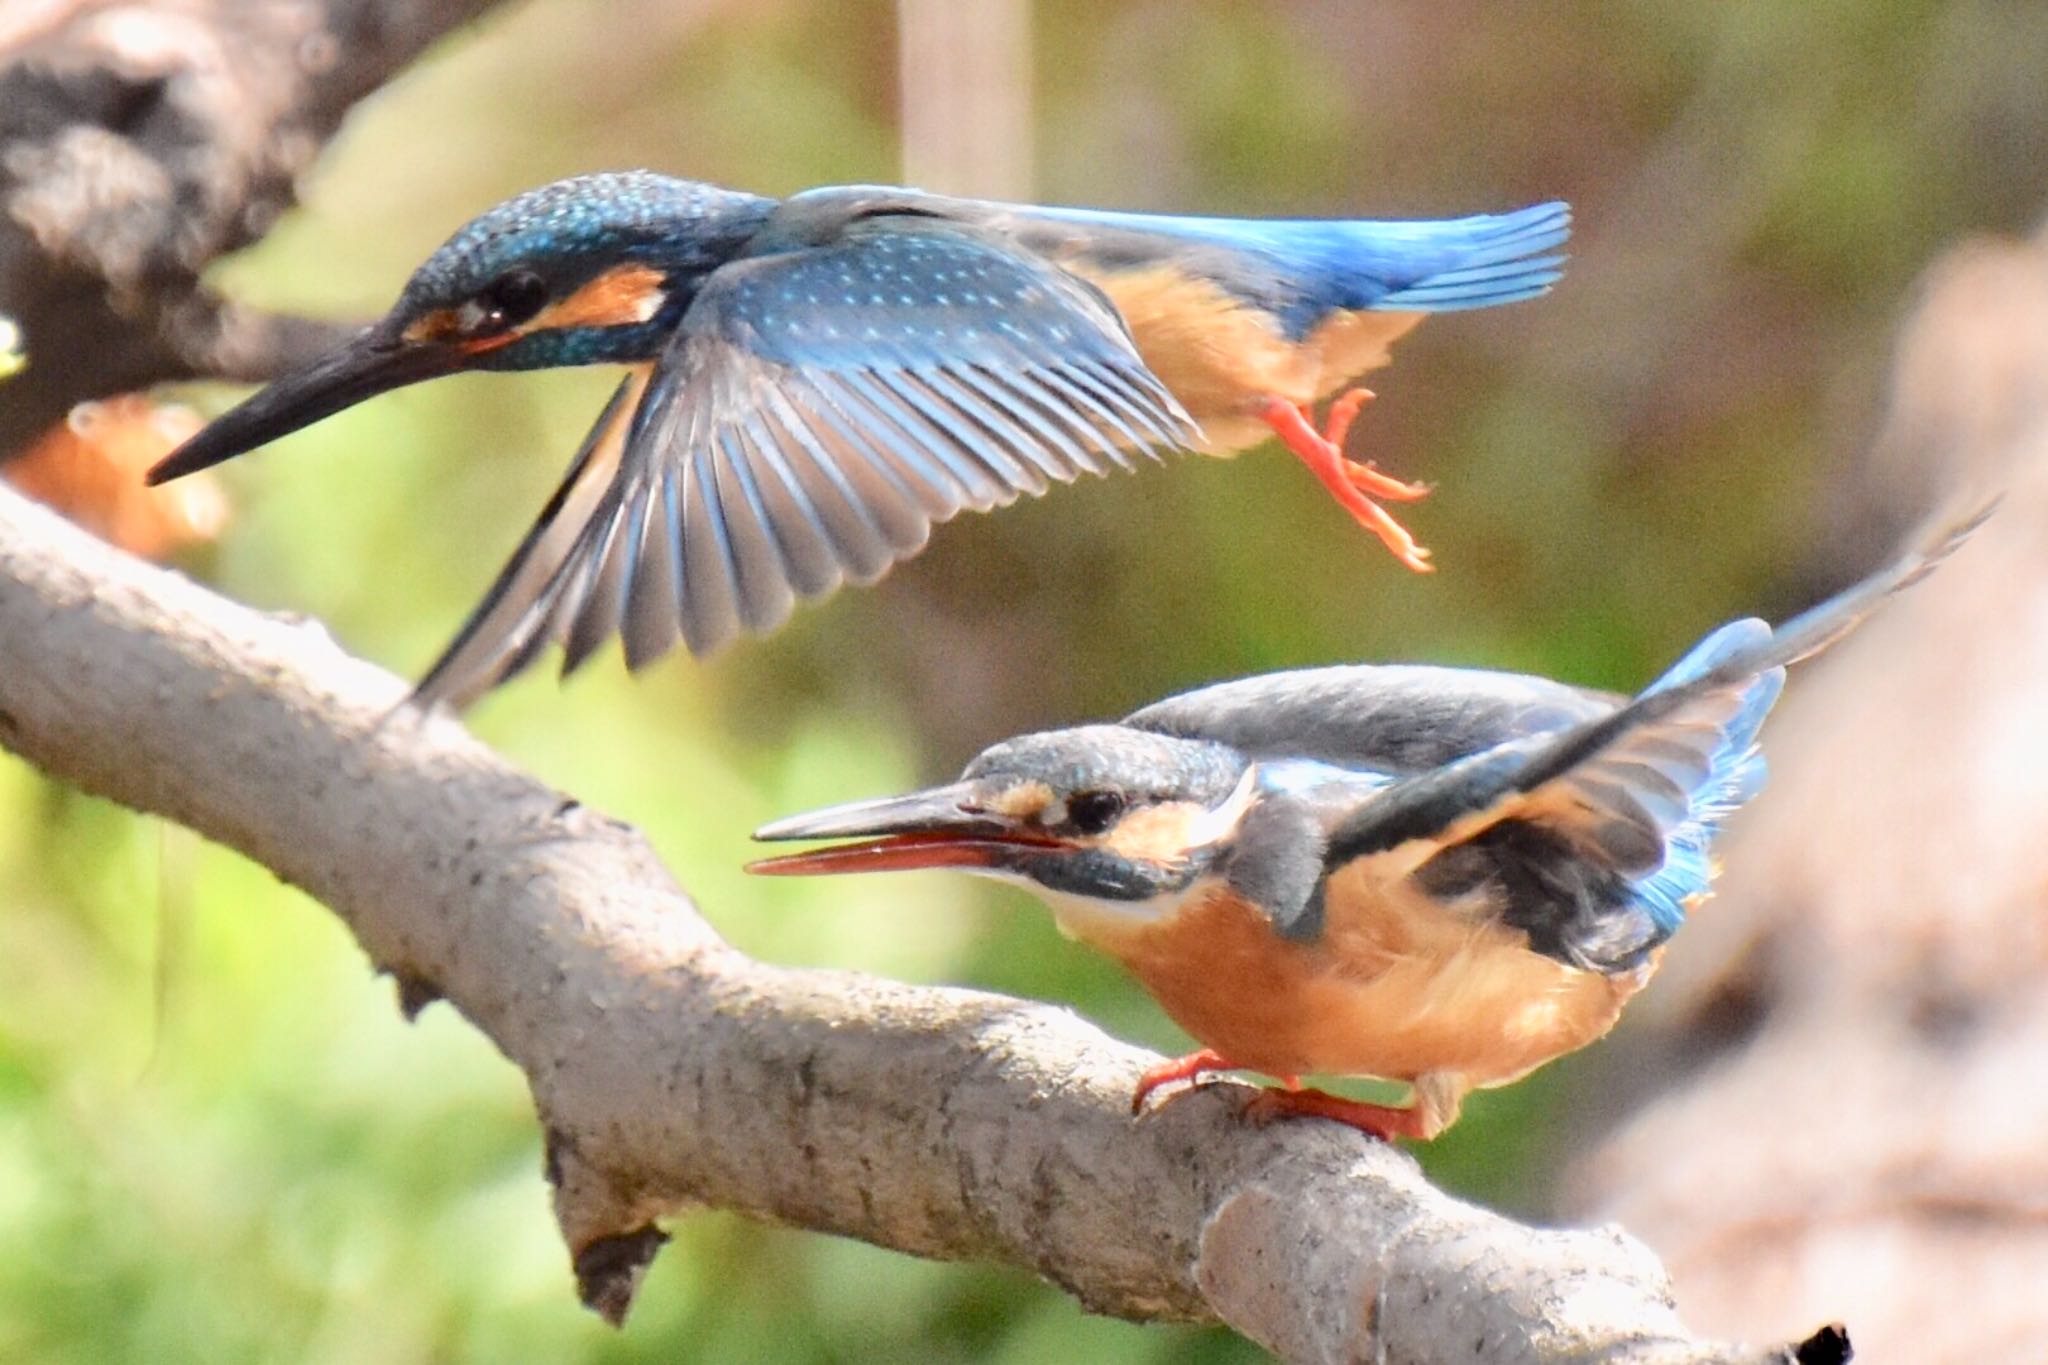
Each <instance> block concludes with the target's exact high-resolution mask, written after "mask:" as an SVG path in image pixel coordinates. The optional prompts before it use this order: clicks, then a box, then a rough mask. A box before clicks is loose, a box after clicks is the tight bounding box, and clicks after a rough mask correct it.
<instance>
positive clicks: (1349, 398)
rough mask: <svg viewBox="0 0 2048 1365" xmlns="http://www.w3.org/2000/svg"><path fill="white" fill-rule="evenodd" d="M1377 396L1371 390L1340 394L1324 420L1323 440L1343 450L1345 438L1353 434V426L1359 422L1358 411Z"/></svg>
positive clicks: (1356, 390) (1350, 390)
mask: <svg viewBox="0 0 2048 1365" xmlns="http://www.w3.org/2000/svg"><path fill="white" fill-rule="evenodd" d="M1377 396H1378V395H1376V394H1374V393H1373V391H1372V390H1371V389H1349V390H1347V391H1345V392H1344V393H1342V394H1339V395H1338V396H1337V398H1336V400H1335V401H1333V402H1332V403H1331V404H1330V411H1329V415H1328V416H1327V417H1326V418H1324V420H1323V439H1324V440H1326V441H1328V442H1329V443H1330V444H1331V445H1333V446H1335V447H1337V449H1339V450H1342V449H1343V448H1344V438H1345V437H1347V436H1349V435H1350V434H1351V424H1352V423H1353V422H1355V421H1357V420H1358V410H1359V409H1360V408H1362V407H1364V406H1365V405H1366V404H1367V403H1370V402H1372V401H1373V399H1374V398H1375V397H1377Z"/></svg>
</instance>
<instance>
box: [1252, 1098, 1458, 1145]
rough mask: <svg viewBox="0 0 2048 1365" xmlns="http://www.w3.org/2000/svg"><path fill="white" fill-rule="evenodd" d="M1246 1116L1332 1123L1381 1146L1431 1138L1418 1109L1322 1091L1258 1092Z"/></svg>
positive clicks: (1425, 1119) (1263, 1119) (1262, 1118)
mask: <svg viewBox="0 0 2048 1365" xmlns="http://www.w3.org/2000/svg"><path fill="white" fill-rule="evenodd" d="M1245 1113H1247V1114H1249V1115H1251V1116H1252V1117H1253V1118H1255V1119H1257V1120H1258V1121H1259V1122H1261V1123H1267V1122H1270V1121H1271V1120H1273V1119H1276V1118H1281V1117H1283V1116H1286V1115H1289V1114H1295V1115H1301V1116H1303V1117H1307V1118H1319V1119H1335V1120H1336V1121H1337V1122H1339V1123H1345V1124H1349V1125H1350V1126H1351V1127H1353V1128H1357V1129H1359V1130H1361V1131H1363V1132H1367V1133H1371V1134H1372V1135H1373V1136H1374V1137H1376V1138H1378V1139H1380V1140H1381V1141H1382V1142H1392V1141H1393V1140H1394V1139H1395V1138H1404V1137H1405V1138H1427V1137H1430V1136H1432V1134H1431V1133H1430V1131H1429V1126H1428V1116H1427V1115H1425V1114H1424V1113H1423V1111H1422V1108H1421V1106H1419V1105H1409V1106H1407V1107H1405V1108H1396V1107H1395V1106H1393V1105H1389V1104H1367V1103H1366V1102H1365V1101H1363V1100H1347V1099H1344V1098H1343V1097H1341V1096H1338V1095H1332V1094H1330V1093H1329V1092H1327V1091H1323V1090H1295V1089H1292V1088H1289V1089H1286V1090H1261V1091H1260V1092H1259V1093H1258V1094H1257V1095H1256V1096H1254V1097H1253V1099H1252V1102H1251V1103H1250V1104H1249V1105H1247V1106H1245Z"/></svg>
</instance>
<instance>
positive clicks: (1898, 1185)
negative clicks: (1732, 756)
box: [1575, 238, 2048, 1362]
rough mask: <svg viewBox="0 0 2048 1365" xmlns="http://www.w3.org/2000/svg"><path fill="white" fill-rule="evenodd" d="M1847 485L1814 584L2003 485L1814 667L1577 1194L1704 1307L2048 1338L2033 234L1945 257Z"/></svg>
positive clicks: (1731, 1320)
mask: <svg viewBox="0 0 2048 1365" xmlns="http://www.w3.org/2000/svg"><path fill="white" fill-rule="evenodd" d="M1856 484H1857V488H1856V493H1855V495H1854V496H1853V497H1850V498H1847V499H1845V500H1844V502H1843V507H1844V511H1845V515H1844V518H1843V523H1842V524H1843V527H1844V528H1845V529H1847V530H1850V531H1851V532H1852V534H1849V535H1847V536H1846V537H1844V538H1843V539H1842V541H1841V544H1840V546H1839V548H1838V549H1837V550H1835V551H1834V552H1833V553H1831V554H1830V556H1829V558H1828V563H1827V566H1826V568H1825V569H1823V570H1822V572H1821V573H1820V574H1819V575H1818V576H1819V577H1821V578H1828V579H1832V578H1840V577H1846V576H1847V575H1848V574H1850V573H1853V572H1855V571H1857V570H1858V569H1860V568H1862V567H1866V566H1868V565H1869V564H1871V563H1874V562H1876V561H1877V560H1878V559H1879V558H1880V557H1881V556H1882V555H1883V554H1884V553H1885V552H1886V550H1887V548H1888V544H1889V542H1890V540H1891V539H1892V538H1893V537H1894V536H1895V535H1896V533H1897V532H1898V531H1899V529H1900V528H1901V527H1903V526H1904V525H1906V524H1907V523H1908V522H1909V521H1911V520H1912V519H1913V518H1914V517H1915V516H1916V515H1919V514H1921V513H1924V512H1925V510H1926V509H1927V508H1928V507H1929V506H1931V505H1933V504H1934V503H1936V502H1938V501H1939V500H1941V498H1942V497H1943V496H1944V494H1945V493H1946V492H1947V491H1948V490H1951V489H1953V488H1955V487H1956V486H1958V485H1961V486H1965V487H1977V488H1982V487H1986V486H1996V485H2000V484H2006V485H2009V486H2010V493H2009V494H2008V496H2007V498H2006V501H2005V505H2004V506H2003V508H2002V509H2001V510H2000V513H1999V515H1998V516H1997V517H1995V518H1994V519H1993V520H1992V522H1991V524H1990V525H1988V526H1987V527H1986V528H1985V529H1984V531H1983V533H1982V534H1981V536H1980V537H1979V539H1978V541H1977V542H1976V543H1974V544H1972V545H1971V546H1970V547H1969V551H1968V553H1966V554H1962V555H1959V556H1958V557H1957V558H1956V560H1955V561H1954V562H1953V563H1952V564H1949V565H1947V566H1945V567H1944V568H1943V570H1942V572H1941V573H1940V574H1938V575H1936V576H1935V578H1934V579H1932V580H1930V581H1929V582H1928V583H1926V584H1925V585H1923V586H1922V587H1921V588H1919V589H1917V590H1916V591H1915V592H1914V593H1912V594H1911V595H1909V596H1908V597H1906V598H1904V599H1902V600H1901V601H1899V602H1898V603H1897V604H1895V605H1894V606H1893V607H1891V608H1890V609H1888V610H1887V611H1886V612H1885V614H1884V615H1883V616H1881V617H1879V618H1878V619H1877V620H1876V621H1874V622H1872V623H1871V625H1870V626H1869V627H1868V628H1867V629H1866V630H1865V631H1863V632H1862V633H1861V634H1860V635H1858V636H1857V637H1856V638H1855V639H1853V640H1851V641H1849V642H1848V643H1847V644H1846V645H1844V646H1843V647H1842V648H1841V649H1839V650H1837V651H1836V652H1834V653H1833V654H1831V655H1830V656H1829V657H1828V658H1826V659H1825V660H1823V661H1821V662H1820V663H1818V664H1816V665H1815V666H1813V668H1812V669H1811V670H1810V674H1809V675H1808V676H1805V677H1802V678H1800V679H1797V680H1795V683H1794V687H1793V690H1792V692H1791V694H1790V696H1789V697H1788V699H1787V701H1786V703H1785V705H1784V706H1783V707H1782V708H1781V709H1780V711H1779V713H1778V715H1777V716H1775V717H1774V718H1773V720H1772V722H1771V726H1770V730H1769V734H1768V735H1767V744H1768V745H1769V751H1770V758H1771V769H1772V779H1771V786H1770V788H1769V789H1768V790H1767V791H1766V793H1765V794H1764V796H1763V797H1762V798H1760V799H1759V800H1758V801H1757V803H1756V804H1755V806H1754V807H1752V808H1751V811H1750V812H1749V813H1748V815H1747V817H1746V818H1745V820H1744V821H1743V822H1742V823H1741V824H1740V826H1739V828H1738V829H1737V831H1736V832H1735V833H1734V835H1733V836H1732V837H1731V838H1730V840H1729V841H1728V843H1727V844H1726V846H1725V849H1724V857H1725V861H1726V863H1727V867H1728V875H1727V877H1726V878H1725V880H1724V882H1723V884H1722V888H1721V895H1720V897H1719V898H1718V899H1717V900H1716V901H1715V902H1714V903H1713V904H1712V905H1711V906H1710V907H1708V909H1707V910H1706V911H1704V912H1703V913H1702V914H1701V915H1699V916H1698V917H1697V919H1696V921H1695V922H1694V923H1693V924H1691V925H1689V926H1688V927H1687V930H1686V933H1685V934H1684V935H1683V936H1682V937H1681V938H1680V939H1679V941H1678V943H1677V944H1676V945H1675V946H1674V951H1673V953H1672V955H1671V957H1670V958H1669V960H1668V963H1667V966H1666V968H1665V971H1664V973H1663V976H1662V978H1661V979H1660V980H1659V982H1658V985H1657V989H1656V990H1653V991H1651V992H1648V993H1647V994H1646V995H1645V997H1644V999H1643V1000H1642V1001H1641V1002H1640V1004H1639V1006H1638V1009H1637V1017H1636V1019H1635V1020H1634V1022H1635V1023H1637V1024H1641V1023H1643V1022H1645V1021H1646V1020H1648V1019H1657V1020H1659V1021H1660V1022H1661V1025H1662V1034H1663V1043H1662V1052H1661V1054H1659V1055H1657V1056H1655V1057H1652V1058H1648V1059H1639V1060H1646V1061H1647V1062H1648V1063H1650V1064H1651V1069H1657V1070H1661V1071H1662V1072H1663V1074H1665V1075H1667V1076H1669V1075H1673V1074H1686V1075H1687V1077H1688V1078H1687V1080H1686V1082H1685V1083H1684V1084H1683V1085H1682V1086H1680V1087H1678V1088H1676V1089H1675V1090H1674V1091H1673V1092H1672V1093H1670V1094H1669V1095H1668V1096H1667V1097H1666V1098H1664V1099H1662V1100H1661V1101H1659V1102H1658V1103H1656V1104H1654V1105H1653V1106H1652V1107H1650V1108H1649V1109H1648V1110H1647V1111H1645V1112H1643V1113H1642V1114H1640V1115H1639V1116H1638V1117H1636V1118H1635V1119H1634V1120H1633V1121H1632V1122H1630V1123H1629V1124H1628V1126H1627V1127H1626V1128H1625V1129H1624V1130H1623V1131H1621V1132H1620V1133H1619V1134H1618V1135H1617V1136H1615V1137H1614V1138H1613V1139H1612V1140H1611V1141H1609V1142H1608V1143H1607V1144H1606V1145H1605V1146H1604V1147H1602V1148H1601V1149H1600V1150H1598V1151H1597V1152H1596V1153H1595V1154H1594V1155H1593V1156H1592V1157H1591V1159H1589V1160H1588V1161H1586V1162H1585V1163H1583V1165H1582V1166H1581V1167H1580V1169H1579V1171H1578V1173H1577V1179H1576V1186H1577V1193H1576V1198H1575V1203H1576V1206H1577V1208H1578V1210H1579V1211H1581V1212H1587V1211H1590V1212H1596V1213H1598V1214H1600V1215H1602V1216H1607V1217H1615V1218H1619V1219H1622V1220H1624V1221H1625V1222H1626V1223H1627V1224H1628V1226H1629V1227H1630V1228H1632V1229H1634V1230H1635V1231H1637V1232H1638V1233H1640V1234H1641V1235H1642V1236H1644V1237H1645V1239H1646V1240H1648V1241H1649V1242H1650V1243H1651V1244H1652V1245H1653V1246H1655V1247H1657V1248H1658V1249H1659V1250H1660V1251H1661V1252H1662V1253H1663V1254H1664V1255H1665V1256H1666V1258H1667V1260H1668V1262H1669V1264H1670V1265H1671V1267H1672V1270H1673V1274H1674V1277H1675V1280H1676V1283H1677V1287H1678V1293H1679V1298H1680V1302H1681V1304H1682V1305H1684V1307H1685V1308H1686V1310H1687V1313H1688V1316H1689V1317H1690V1318H1693V1319H1694V1320H1697V1321H1700V1322H1701V1323H1703V1324H1706V1325H1709V1326H1711V1327H1713V1328H1719V1329H1725V1328H1727V1327H1729V1326H1731V1325H1734V1324H1740V1325H1741V1326H1742V1327H1743V1328H1744V1329H1746V1330H1752V1331H1755V1330H1767V1329H1770V1328H1773V1327H1782V1326H1785V1325H1787V1324H1791V1323H1795V1322H1810V1321H1812V1320H1813V1319H1814V1318H1816V1317H1827V1316H1844V1317H1847V1318H1849V1319H1850V1320H1851V1321H1853V1322H1854V1323H1855V1324H1856V1337H1857V1343H1858V1345H1859V1346H1861V1347H1863V1348H1864V1349H1865V1350H1866V1351H1868V1353H1869V1355H1870V1357H1871V1358H1873V1359H1877V1360H1916V1361H1934V1360H1958V1361H1960V1360H1968V1361H1973V1362H1983V1361H2005V1360H2010V1361H2028V1362H2032V1361H2038V1360H2040V1359H2042V1355H2043V1350H2044V1343H2048V1295H2043V1294H2042V1292H2041V1286H2042V1285H2044V1284H2048V1087H2044V1085H2043V1084H2042V1080H2043V1076H2044V1068H2048V970H2044V968H2048V842H2044V840H2043V837H2042V832H2043V831H2044V830H2048V238H2044V239H2042V240H2040V241H2036V242H2033V243H2030V244H2019V243H2004V242H1981V243H1975V244H1971V245H1968V246H1965V247H1963V248H1961V249H1960V250H1958V251H1956V252H1954V253H1953V254H1952V255H1951V256H1950V257H1949V258H1947V259H1946V260H1944V261H1943V262H1941V263H1940V264H1938V265H1937V266H1936V267H1935V268H1934V269H1933V270H1932V271H1930V272H1929V275H1928V277H1927V279H1926V282H1925V285H1924V288H1923V291H1922V297H1921V301H1920V303H1919V306H1918V308H1917V309H1916V311H1915V313H1914V315H1913V316H1912V318H1911V319H1910V320H1909V322H1908V323H1907V325H1906V327H1905V329H1904V332H1903V334H1902V336H1901V339H1900V342H1899V347H1898V356H1897V361H1896V366H1895V373H1894V378H1893V391H1892V402H1891V410H1890V412H1889V414H1888V416H1887V422H1886V426H1885V428H1884V431H1883V433H1882V435H1881V437H1880V439H1879V441H1878V442H1877V444H1876V446H1875V448H1874V450H1873V452H1872V454H1871V456H1870V457H1869V458H1868V459H1867V460H1866V462H1865V464H1864V468H1863V470H1862V476H1861V478H1859V479H1858V480H1857V481H1856ZM1636 1042H1637V1046H1641V1045H1642V1042H1643V1040H1642V1039H1641V1038H1638V1039H1637V1040H1636ZM1693 1068H1699V1070H1698V1071H1697V1072H1696V1073H1694V1072H1693V1071H1692V1069H1693Z"/></svg>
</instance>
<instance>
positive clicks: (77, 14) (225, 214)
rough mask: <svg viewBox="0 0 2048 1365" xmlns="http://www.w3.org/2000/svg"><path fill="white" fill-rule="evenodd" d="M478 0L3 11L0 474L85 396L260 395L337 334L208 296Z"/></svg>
mask: <svg viewBox="0 0 2048 1365" xmlns="http://www.w3.org/2000/svg"><path fill="white" fill-rule="evenodd" d="M495 3H497V0H306V3H297V4H281V3H277V0H164V3H159V4H155V5H151V6H147V7H145V6H142V5H137V4H130V3H118V2H117V0H14V3H12V4H9V5H7V6H4V7H0V149H4V150H5V155H4V156H0V316H9V317H12V318H13V319H14V321H15V322H16V323H17V324H19V326H20V328H21V332H22V336H23V340H24V342H25V343H26V347H27V351H28V368H27V370H26V371H25V372H24V373H22V374H19V375H17V376H15V377H14V378H13V379H11V380H7V381H0V382H4V384H5V387H4V389H0V461H4V460H6V459H8V458H10V457H12V456H14V455H17V454H19V453H21V452H22V451H23V450H24V449H26V448H27V447H28V445H29V444H30V443H31V442H32V441H34V440H35V439H36V438H37V437H38V436H40V435H42V434H43V433H44V432H45V431H46V430H48V429H49V428H50V427H52V426H53V425H55V424H56V423H57V422H58V421H59V420H61V419H62V418H63V416H64V415H65V413H67V412H68V411H69V410H70V409H71V407H72V406H73V405H74V404H76V403H79V402H82V401H85V400H87V399H92V398H104V397H109V396H111V395H114V394H119V393H126V392H129V391H131V390H134V389H140V388H144V387H147V386H149V385H151V384H157V383H161V382H164V381H166V380H174V379H194V378H206V377H217V378H224V379H252V380H253V379H264V378H267V377H269V376H270V375H271V374H273V373H274V372H276V371H277V370H278V369H280V368H282V367H285V366H288V365H290V364H292V363H293V362H294V361H297V360H300V359H304V358H306V357H307V356H309V355H311V354H312V353H314V352H315V351H318V350H320V349H322V348H324V347H326V346H328V345H330V344H332V343H333V341H334V340H335V339H336V338H337V337H338V336H339V335H342V334H344V333H345V332H346V331H347V330H349V329H346V328H340V327H336V326H334V325H333V324H329V323H323V322H314V321H310V320H307V319H302V318H287V317H275V316H271V315H268V314H264V313H260V312H255V311H252V310H249V309H246V308H241V307H237V306H236V305H234V304H232V303H230V302H228V301H227V300H224V299H222V298H220V297H219V296H218V295H216V294H214V293H213V292H211V291H210V290H208V289H206V288H205V287H204V285H203V284H202V283H201V280H200V274H201V272H202V271H204V270H205V268H206V267H207V266H208V265H209V264H210V263H211V262H212V261H213V260H214V259H215V258H217V257H219V256H221V255H223V254H225V253H226V252H229V251H233V250H235V249H236V248H238V247H241V246H245V245H247V244H248V243H250V242H252V241H254V240H255V239H256V238H258V237H260V236H261V235H262V234H263V233H264V232H265V231H266V230H267V229H268V228H269V226H270V224H271V223H272V222H274V221H275V220H276V219H277V217H278V215H279V214H281V213H282V212H284V211H285V210H286V209H288V208H290V207H291V206H292V204H293V203H294V202H295V191H294V182H295V181H296V179H297V177H298V176H299V175H300V174H302V173H303V172H304V171H305V170H306V169H307V168H308V167H309V166H310V165H311V164H312V162H313V160H314V158H315V157H316V156H317V155H318V154H319V152H320V149H321V147H322V146H324V145H325V143H326V142H327V140H328V138H330V137H331V136H333V134H334V132H335V130H336V128H338V127H339V126H340V124H341V120H342V118H343V116H344V115H346V114H347V112H348V110H349V108H350V106H352V105H353V104H354V103H355V102H356V101H357V100H359V99H361V98H362V97H363V96H365V95H367V94H369V93H370V92H371V91H373V90H375V89H376V88H377V87H378V86H380V85H382V84H383V83H384V82H385V81H387V80H389V79H390V78H391V77H392V76H393V75H394V74H395V73H396V72H398V71H399V70H400V69H401V68H403V67H404V66H405V65H406V64H407V63H408V62H410V61H411V60H412V59H413V58H414V57H416V56H418V55H419V53H420V52H421V50H422V49H424V48H425V47H427V46H428V45H429V44H430V43H432V42H433V41H434V40H435V39H437V38H439V37H441V36H442V35H443V34H445V33H447V32H448V31H449V30H451V29H454V28H457V27H459V26H461V25H462V24H464V23H466V22H468V21H469V20H470V19H472V18H474V17H475V16H476V15H478V14H481V13H483V12H484V11H485V10H487V9H490V8H491V7H492V6H493V5H494V4H495Z"/></svg>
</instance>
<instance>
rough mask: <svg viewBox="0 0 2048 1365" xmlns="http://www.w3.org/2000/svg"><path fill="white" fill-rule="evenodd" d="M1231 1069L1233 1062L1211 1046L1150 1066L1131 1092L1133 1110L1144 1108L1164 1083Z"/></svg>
mask: <svg viewBox="0 0 2048 1365" xmlns="http://www.w3.org/2000/svg"><path fill="white" fill-rule="evenodd" d="M1230 1069H1231V1064H1230V1063H1229V1062H1228V1061H1227V1060H1225V1059H1224V1056H1223V1054H1222V1053H1220V1052H1218V1051H1217V1050H1216V1049H1214V1048H1211V1047H1205V1048H1203V1049H1202V1050H1201V1051H1200V1052H1190V1053H1189V1054H1188V1055H1187V1056H1185V1057H1176V1058H1174V1059H1173V1060H1172V1061H1170V1062H1161V1063H1160V1064H1159V1065H1158V1066H1155V1067H1149V1068H1147V1069H1146V1072H1145V1074H1144V1075H1142V1076H1140V1077H1138V1088H1137V1090H1135V1091H1134V1092H1132V1094H1131V1112H1132V1113H1133V1114H1135V1113H1138V1112H1139V1111H1140V1110H1142V1109H1144V1107H1145V1099H1146V1097H1147V1096H1149V1095H1150V1094H1151V1093H1152V1092H1153V1091H1155V1090H1157V1089H1158V1088H1159V1087H1160V1086H1162V1085H1172V1084H1173V1083H1174V1082H1176V1081H1192V1080H1198V1079H1200V1077H1201V1075H1202V1073H1203V1072H1204V1071H1228V1070H1230Z"/></svg>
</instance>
